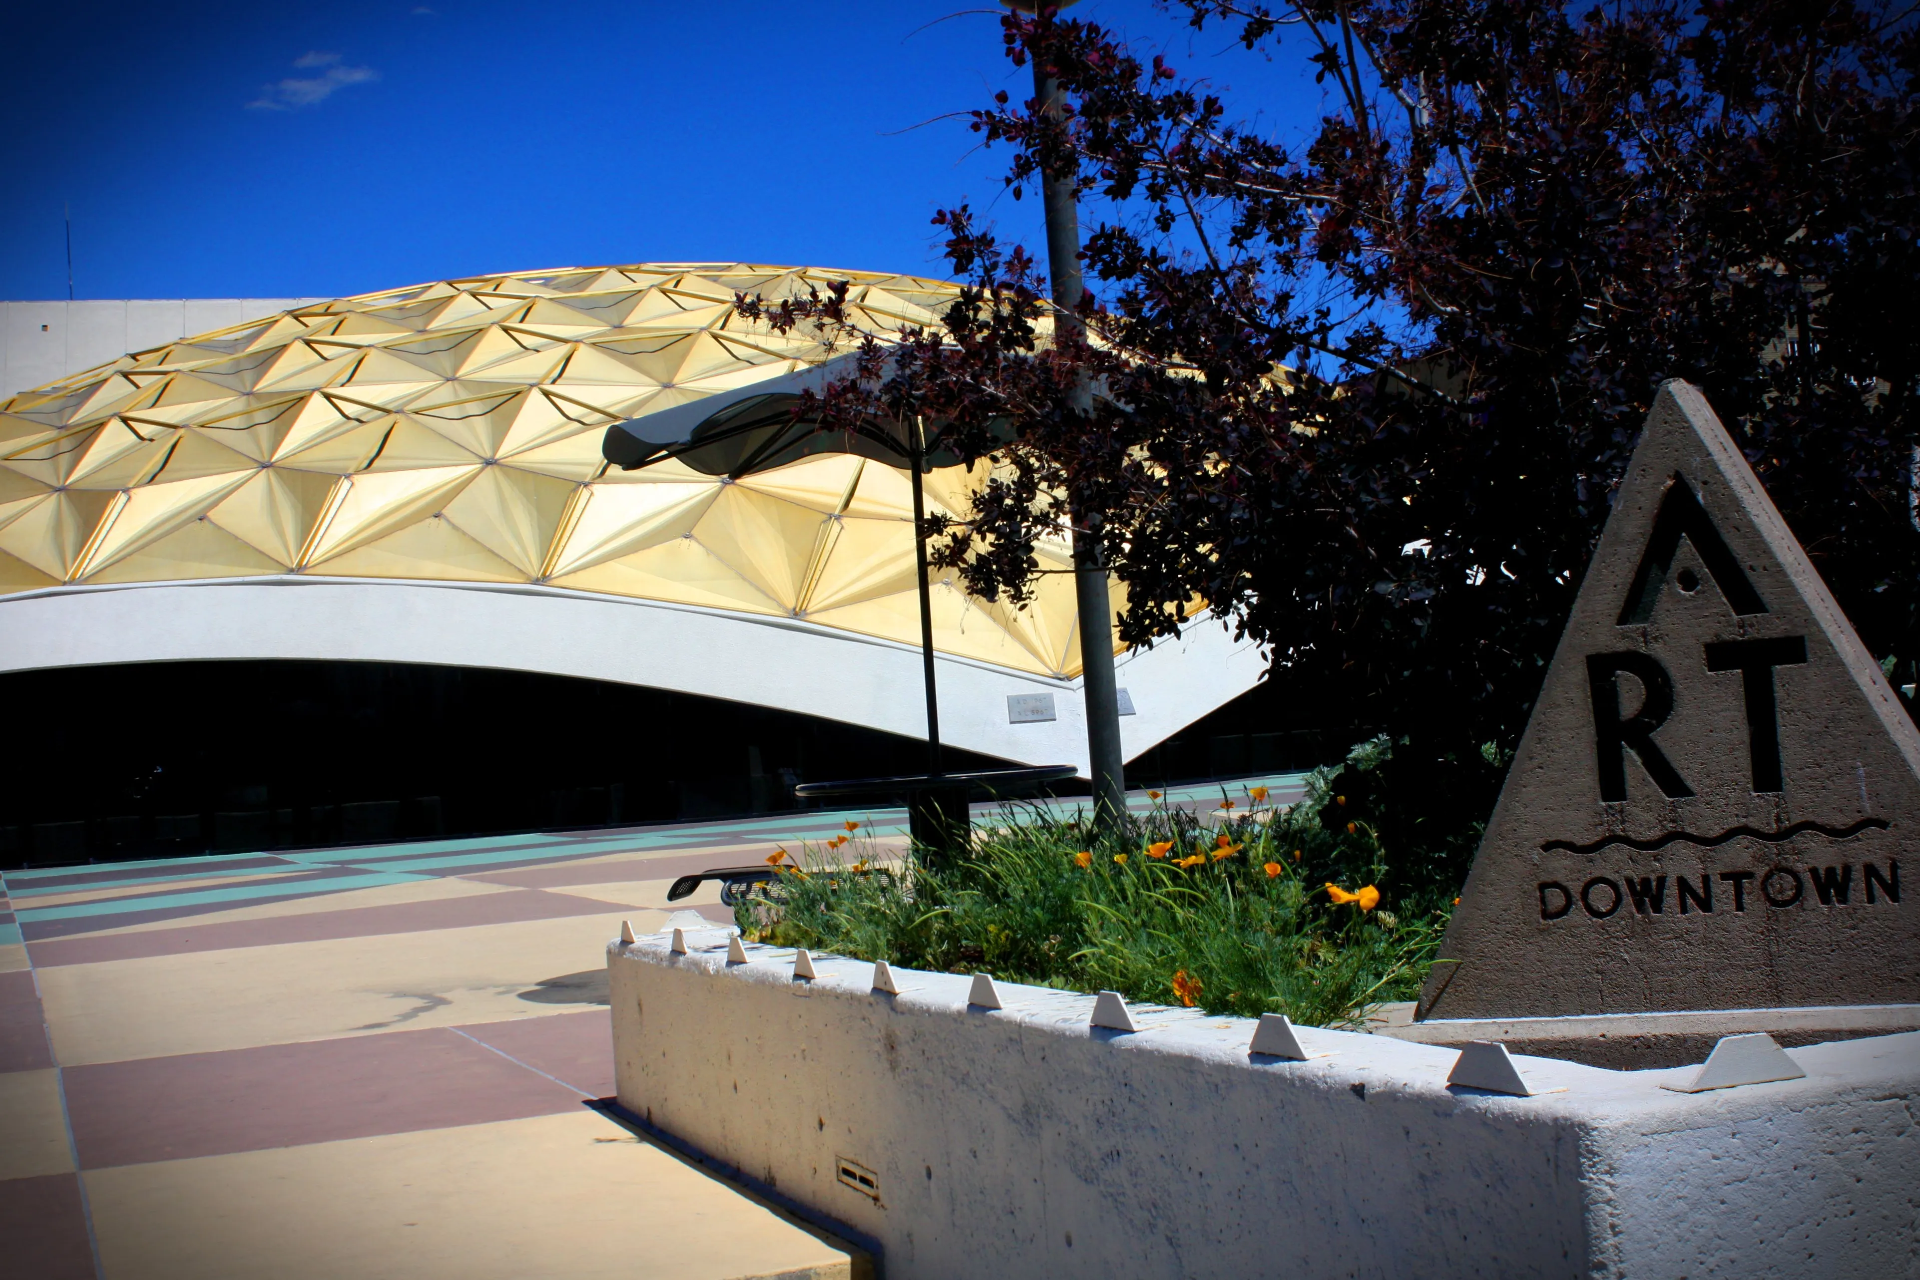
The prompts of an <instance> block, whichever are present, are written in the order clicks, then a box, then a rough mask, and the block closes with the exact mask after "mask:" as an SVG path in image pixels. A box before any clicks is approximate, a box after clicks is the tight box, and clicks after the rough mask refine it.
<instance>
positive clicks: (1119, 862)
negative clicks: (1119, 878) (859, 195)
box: [1113, 853, 1127, 867]
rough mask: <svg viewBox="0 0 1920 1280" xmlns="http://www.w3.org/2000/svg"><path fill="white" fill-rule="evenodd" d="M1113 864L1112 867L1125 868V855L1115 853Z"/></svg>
mask: <svg viewBox="0 0 1920 1280" xmlns="http://www.w3.org/2000/svg"><path fill="white" fill-rule="evenodd" d="M1113 863H1114V865H1115V866H1117V867H1124V866H1126V865H1127V855H1126V854H1124V853H1116V854H1114V855H1113Z"/></svg>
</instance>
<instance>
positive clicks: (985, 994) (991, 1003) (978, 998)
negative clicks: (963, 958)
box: [967, 973, 1000, 1009]
mask: <svg viewBox="0 0 1920 1280" xmlns="http://www.w3.org/2000/svg"><path fill="white" fill-rule="evenodd" d="M967 1004H968V1005H969V1006H971V1007H972V1008H975V1009H998V1008H999V1007H1000V992H999V990H998V989H997V988H995V987H994V985H993V979H992V978H991V977H989V976H988V975H987V974H984V973H976V974H974V975H973V986H972V988H971V989H969V990H968V992H967Z"/></svg>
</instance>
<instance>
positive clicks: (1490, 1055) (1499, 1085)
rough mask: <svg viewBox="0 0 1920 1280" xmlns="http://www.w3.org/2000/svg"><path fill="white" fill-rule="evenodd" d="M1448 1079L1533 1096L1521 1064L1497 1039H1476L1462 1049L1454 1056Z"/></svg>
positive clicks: (1468, 1086)
mask: <svg viewBox="0 0 1920 1280" xmlns="http://www.w3.org/2000/svg"><path fill="white" fill-rule="evenodd" d="M1447 1083H1448V1084H1450V1085H1459V1086H1460V1087H1462V1088H1465V1089H1480V1090H1483V1091H1485V1092H1487V1093H1510V1094H1513V1095H1514V1096H1515V1097H1519V1098H1530V1097H1532V1096H1533V1090H1531V1089H1529V1088H1528V1087H1527V1082H1526V1081H1525V1080H1523V1079H1522V1078H1521V1077H1520V1068H1518V1067H1516V1066H1514V1065H1513V1059H1512V1058H1510V1057H1508V1056H1507V1046H1505V1045H1503V1044H1501V1043H1500V1042H1498V1041H1497V1040H1475V1041H1474V1042H1473V1043H1471V1044H1469V1045H1468V1046H1467V1047H1466V1048H1464V1049H1462V1050H1461V1051H1460V1056H1459V1057H1458V1058H1456V1059H1454V1062H1453V1070H1452V1071H1450V1072H1448V1073H1447Z"/></svg>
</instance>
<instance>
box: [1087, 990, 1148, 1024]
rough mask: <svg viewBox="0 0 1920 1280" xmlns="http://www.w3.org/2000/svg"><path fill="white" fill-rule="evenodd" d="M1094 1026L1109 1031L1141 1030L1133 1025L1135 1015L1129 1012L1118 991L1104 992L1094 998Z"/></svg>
mask: <svg viewBox="0 0 1920 1280" xmlns="http://www.w3.org/2000/svg"><path fill="white" fill-rule="evenodd" d="M1092 1025H1093V1026H1096V1027H1105V1028H1106V1029H1107V1030H1109V1031H1138V1030H1139V1029H1140V1028H1138V1027H1136V1026H1134V1025H1133V1015H1132V1014H1131V1013H1129V1012H1127V1002H1126V1001H1125V1000H1123V999H1121V998H1120V993H1119V992H1118V991H1102V992H1101V993H1100V994H1099V995H1097V996H1095V997H1094V1000H1093V1020H1092Z"/></svg>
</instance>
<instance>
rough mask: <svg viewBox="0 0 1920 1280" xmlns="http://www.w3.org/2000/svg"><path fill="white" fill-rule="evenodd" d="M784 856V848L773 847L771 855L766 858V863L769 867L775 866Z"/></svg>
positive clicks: (785, 854) (785, 853)
mask: <svg viewBox="0 0 1920 1280" xmlns="http://www.w3.org/2000/svg"><path fill="white" fill-rule="evenodd" d="M786 856H787V851H786V850H785V849H775V850H774V851H773V856H772V857H770V858H768V859H767V865H768V866H770V867H777V866H779V865H780V861H781V859H783V858H785V857H786Z"/></svg>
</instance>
